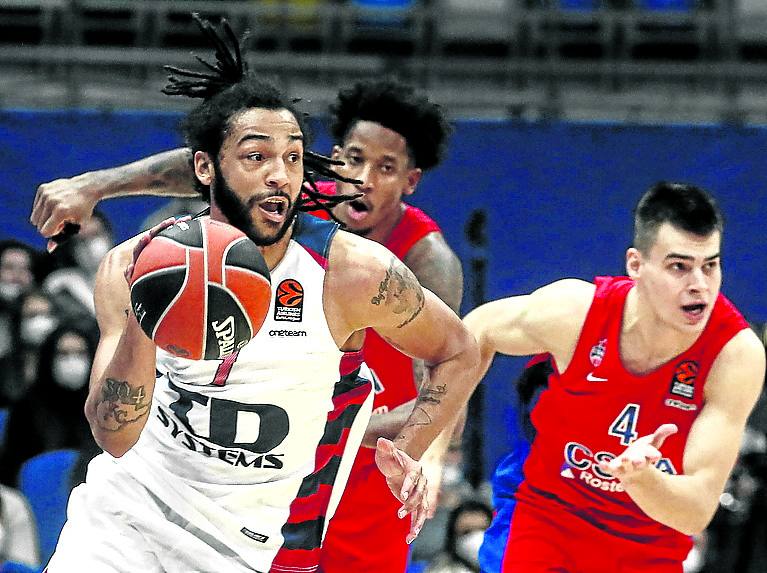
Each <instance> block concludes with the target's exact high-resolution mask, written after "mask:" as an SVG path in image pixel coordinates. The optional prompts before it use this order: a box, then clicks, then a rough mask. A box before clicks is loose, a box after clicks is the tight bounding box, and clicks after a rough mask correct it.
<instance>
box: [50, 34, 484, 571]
mask: <svg viewBox="0 0 767 573" xmlns="http://www.w3.org/2000/svg"><path fill="white" fill-rule="evenodd" d="M198 22H199V23H200V26H201V28H202V29H203V31H204V33H205V34H206V35H207V36H208V37H209V39H210V40H211V41H212V42H213V44H214V45H215V47H216V64H215V65H213V64H209V63H207V62H203V63H204V64H205V66H206V68H207V70H206V71H204V72H197V71H187V70H179V69H173V68H172V69H171V70H170V71H171V72H172V75H171V78H170V84H169V87H168V88H166V93H171V94H178V95H185V96H189V97H199V98H202V99H203V102H202V103H201V104H200V105H199V106H197V107H196V108H195V109H194V110H193V111H191V112H190V114H189V115H188V116H187V118H186V120H185V122H184V130H185V134H186V139H187V143H188V145H189V148H190V150H191V153H192V157H193V168H194V174H195V176H196V178H197V180H198V181H199V183H200V184H201V185H202V186H204V187H207V188H208V192H209V198H210V204H211V211H210V216H211V218H213V219H216V220H222V221H227V222H229V223H231V224H234V225H235V226H237V227H238V228H240V229H241V230H243V231H244V232H245V233H246V234H247V235H248V236H249V237H250V238H251V239H252V240H253V241H254V242H255V243H256V244H258V245H259V246H260V248H261V251H262V253H263V256H264V259H265V261H266V263H267V265H268V267H269V269H270V272H271V273H272V277H271V278H272V284H273V285H275V288H276V285H278V284H280V282H281V281H282V280H284V279H286V278H292V279H294V280H298V281H299V282H300V283H301V284H302V285H303V287H304V297H305V298H304V305H303V312H304V316H303V321H302V329H303V330H306V331H307V334H308V336H307V337H302V338H301V343H300V344H289V341H285V340H282V339H279V338H270V337H269V332H270V331H271V330H275V329H279V328H280V326H279V324H277V323H274V320H275V316H274V313H271V312H270V313H269V317H268V318H267V319H266V323H265V324H264V326H263V327H262V329H261V330H260V331H259V333H258V335H257V336H256V339H254V340H253V341H252V342H251V343H250V344H248V345H246V346H245V347H244V348H243V349H242V350H241V351H240V352H239V354H238V355H237V358H236V360H235V361H234V362H233V363H232V364H231V368H230V369H229V370H228V372H227V374H226V377H225V379H224V380H223V381H220V380H217V382H218V384H217V385H216V386H213V385H212V381H213V380H214V377H216V375H217V372H218V367H219V366H220V364H219V362H218V361H204V360H201V361H188V360H187V361H185V360H183V359H178V358H175V357H172V356H170V355H168V354H166V353H164V352H163V351H161V350H158V349H157V348H156V347H155V346H154V344H153V343H152V342H151V341H150V340H149V339H148V338H147V337H146V336H145V335H144V334H143V332H142V331H141V329H140V327H139V326H138V324H137V321H136V319H135V317H134V315H133V313H132V312H130V301H129V292H128V286H127V283H126V281H125V275H126V274H127V275H129V274H130V270H131V266H132V265H133V261H134V260H135V256H136V254H137V252H139V251H140V249H141V247H142V246H144V245H145V244H146V243H147V242H148V241H149V240H151V236H152V235H153V234H154V233H156V232H157V231H158V229H159V228H160V227H156V228H154V229H153V230H152V231H150V232H149V233H147V234H145V235H142V236H140V237H136V238H133V239H130V240H128V241H126V242H125V243H123V244H121V245H119V246H117V247H115V248H114V249H113V250H112V251H110V253H109V254H108V255H107V256H106V258H105V259H104V261H103V262H102V264H101V267H100V269H99V272H98V276H97V282H96V294H95V301H96V309H97V316H98V319H99V327H100V332H101V339H100V342H99V347H98V350H97V354H96V358H95V359H94V363H93V370H92V373H91V384H90V392H89V396H88V399H87V403H86V408H85V409H86V415H87V417H88V420H89V422H90V424H91V428H92V430H93V433H94V435H95V437H96V439H97V441H98V442H99V444H100V445H101V446H102V448H103V449H104V450H105V453H104V454H102V455H100V456H97V457H96V458H95V459H94V460H93V461H92V462H91V464H90V465H89V468H88V475H87V479H86V483H85V484H83V485H82V486H79V487H78V488H76V489H75V490H74V491H73V493H72V495H71V497H70V501H69V507H68V512H67V515H68V521H67V524H66V525H65V526H64V529H63V531H62V533H61V537H60V539H59V544H58V546H57V549H56V552H55V553H54V556H53V557H52V559H51V562H50V563H49V566H48V571H49V572H50V573H62V572H66V571H125V572H131V573H133V572H135V571H168V572H179V573H181V572H189V571H205V572H214V571H215V572H220V571H227V572H229V571H233V572H238V571H242V572H244V571H251V572H252V571H260V572H267V571H270V572H271V571H274V572H278V573H279V572H295V571H306V572H309V571H317V570H318V568H319V557H320V545H321V543H322V538H323V536H324V533H325V529H326V527H327V522H328V520H329V519H330V518H331V517H332V514H333V511H334V509H335V507H336V506H337V504H338V500H339V498H340V495H341V492H342V490H343V487H344V484H345V481H346V479H347V477H348V473H349V471H350V468H351V463H352V461H353V457H354V455H355V454H356V450H357V448H358V446H359V443H360V442H361V440H362V435H363V433H364V430H365V427H366V426H367V422H368V417H369V414H370V409H371V406H372V401H373V400H372V393H371V384H370V382H369V380H367V379H366V378H365V377H364V376H363V368H362V352H361V346H362V341H363V338H364V334H365V331H366V329H368V328H373V329H375V330H376V331H377V332H378V333H379V334H380V335H381V336H382V337H384V338H385V339H387V340H389V341H391V343H392V344H394V345H396V346H397V347H398V348H401V349H402V350H403V351H404V352H406V353H408V354H410V355H413V356H416V357H418V358H420V359H422V360H424V361H425V363H426V364H428V374H429V382H428V383H427V385H425V387H424V388H422V390H421V392H420V395H419V398H418V400H417V404H416V407H415V408H414V410H413V414H412V415H411V416H410V418H409V419H408V420H407V421H406V424H405V429H403V430H402V433H401V434H400V435H399V436H398V440H399V443H400V444H401V446H402V448H403V449H397V448H395V447H394V446H393V444H392V442H390V441H388V440H384V439H381V440H379V441H378V444H377V450H376V462H377V463H378V466H379V468H380V470H381V471H382V472H383V474H384V475H385V476H386V477H387V485H388V487H389V489H390V491H391V492H392V493H394V494H395V495H397V496H398V497H399V499H400V500H401V502H402V503H401V508H400V509H399V512H398V513H399V515H400V517H404V516H405V515H407V514H408V513H412V514H413V519H412V525H411V527H410V530H409V533H408V540H409V541H410V540H412V539H413V538H414V537H415V535H417V533H418V531H419V529H420V527H421V526H422V524H423V521H424V519H425V515H426V511H427V504H426V502H425V489H426V484H425V481H426V480H425V478H424V477H423V475H422V473H421V470H420V464H419V463H418V462H416V461H415V459H417V458H419V457H420V456H421V455H422V454H423V452H424V451H425V449H426V448H427V447H428V445H429V444H430V443H431V442H432V441H433V440H434V439H435V438H436V437H437V435H438V434H439V432H440V431H441V430H442V429H443V428H445V427H446V426H448V425H449V424H450V423H451V422H452V421H453V420H454V419H455V416H456V415H457V413H458V411H459V409H460V408H461V406H462V405H463V404H464V403H465V402H466V400H467V399H468V397H469V395H470V393H471V391H472V390H473V387H474V386H473V385H472V384H471V383H468V381H473V380H474V379H475V378H478V373H477V372H476V371H475V370H476V368H477V363H478V358H479V356H478V352H477V348H476V343H475V341H474V340H473V338H472V337H471V336H470V335H469V334H468V332H467V331H466V329H465V327H464V326H463V325H462V323H461V321H460V320H459V319H458V317H457V316H456V314H455V313H454V312H453V311H451V310H450V308H449V307H448V306H447V305H445V304H444V303H443V302H442V301H440V300H439V298H437V297H436V296H435V295H434V294H432V293H431V292H430V291H429V290H427V289H425V288H423V287H422V286H421V285H420V284H419V282H418V280H417V279H416V278H415V276H414V275H413V273H412V272H411V271H410V270H409V269H408V268H407V267H405V266H404V265H403V264H402V263H401V262H400V261H399V259H397V257H396V256H394V255H393V254H392V253H391V252H390V251H388V250H387V249H385V248H384V247H383V246H381V245H379V244H377V243H375V242H374V241H370V240H367V239H365V238H362V237H360V236H358V235H355V234H352V233H347V232H344V231H342V230H339V228H338V225H337V224H336V223H335V222H333V221H324V220H322V219H320V218H317V217H312V216H309V215H307V214H305V213H304V212H303V211H305V210H316V209H317V208H322V207H325V208H328V209H330V208H332V207H333V206H335V205H337V204H339V203H341V202H344V201H347V200H349V199H350V198H352V197H356V196H354V195H352V196H345V195H335V196H332V195H331V196H326V195H324V194H323V193H321V192H320V191H319V190H317V189H316V188H315V187H316V186H315V185H314V178H315V176H316V175H318V174H319V175H324V176H329V177H333V178H336V179H341V180H345V181H350V180H349V179H347V178H346V177H343V176H341V175H339V174H337V173H335V172H334V171H333V169H332V166H333V161H332V160H330V159H329V158H324V157H322V156H319V155H316V154H311V153H309V152H307V151H306V150H305V143H306V142H305V130H304V129H303V125H302V123H303V122H302V116H301V114H299V113H298V112H296V111H295V109H294V108H293V104H292V103H291V102H290V101H288V100H287V99H286V98H285V97H284V96H283V95H282V94H281V93H280V92H279V91H278V90H276V89H275V88H274V87H273V86H271V85H270V84H268V83H265V82H263V81H260V80H259V79H257V78H255V77H254V76H253V75H252V74H250V73H249V72H248V71H247V68H246V66H245V65H244V63H243V61H242V58H241V55H240V53H239V46H238V44H237V41H236V38H235V37H234V36H233V34H232V33H231V30H230V29H229V27H228V25H226V24H225V23H224V24H222V26H221V28H220V29H217V28H216V27H214V26H212V25H210V24H209V23H208V22H206V21H204V20H200V19H198ZM306 184H308V185H309V187H310V188H311V189H310V193H309V194H308V197H309V199H306V197H307V194H305V193H304V191H305V188H304V186H305V185H306ZM253 372H258V373H259V375H258V382H255V381H254V375H253ZM339 376H340V378H339ZM464 381H466V382H467V383H464ZM224 403H225V405H226V407H225V408H224V407H221V408H216V407H215V406H216V404H219V405H221V404H224ZM253 404H259V405H260V407H261V408H262V409H263V408H266V407H268V408H269V409H271V410H281V411H282V412H284V414H285V415H286V416H287V420H288V423H287V424H269V423H267V422H266V421H264V420H262V418H263V416H259V417H258V419H254V417H253V416H246V415H243V416H241V415H240V414H247V413H248V412H250V410H249V406H251V405H253ZM222 415H224V416H226V417H227V423H228V425H229V426H231V423H232V422H231V419H230V418H231V417H232V416H235V417H237V420H236V426H237V428H238V431H239V430H240V429H242V430H243V431H244V432H245V434H246V435H258V436H259V438H260V437H261V436H262V435H263V434H266V433H271V434H273V435H271V436H270V442H273V443H275V444H276V445H275V446H274V448H273V449H272V450H270V451H269V452H266V453H264V452H258V453H256V452H253V451H251V450H249V449H248V447H247V446H248V444H244V443H241V442H234V440H233V438H232V437H231V436H230V437H229V438H228V439H225V440H223V441H221V440H217V439H216V438H215V437H214V436H220V435H221V432H216V431H214V430H215V428H217V427H219V426H220V425H221V424H222V423H223V420H220V419H216V417H217V416H222ZM278 431H279V434H276V432H278Z"/></svg>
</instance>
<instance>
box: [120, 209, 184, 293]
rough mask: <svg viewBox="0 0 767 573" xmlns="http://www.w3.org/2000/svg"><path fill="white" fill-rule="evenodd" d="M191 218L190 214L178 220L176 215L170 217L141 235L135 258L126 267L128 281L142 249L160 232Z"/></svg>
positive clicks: (135, 248)
mask: <svg viewBox="0 0 767 573" xmlns="http://www.w3.org/2000/svg"><path fill="white" fill-rule="evenodd" d="M191 218H192V217H190V216H189V215H186V216H184V217H181V218H180V219H178V220H177V219H176V218H175V217H168V218H167V219H165V220H164V221H162V222H161V223H157V224H156V225H155V226H154V227H152V228H151V229H149V230H148V231H146V232H145V233H144V234H143V235H141V237H140V238H139V240H138V243H136V246H135V247H133V260H131V262H130V264H129V265H128V266H127V267H126V268H125V280H126V281H128V284H130V282H131V277H132V276H133V270H134V269H135V268H136V260H138V256H139V255H140V254H141V251H143V250H144V248H145V247H146V246H147V245H148V244H149V241H151V240H152V239H154V238H155V237H156V236H157V235H158V234H160V233H161V232H162V231H164V230H165V229H167V228H168V227H170V226H172V225H175V224H176V223H182V222H184V221H189V220H190V219H191Z"/></svg>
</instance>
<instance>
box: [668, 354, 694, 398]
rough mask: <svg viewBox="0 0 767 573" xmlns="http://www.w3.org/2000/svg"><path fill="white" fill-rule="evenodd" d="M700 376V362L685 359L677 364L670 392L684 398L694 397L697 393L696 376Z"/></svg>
mask: <svg viewBox="0 0 767 573" xmlns="http://www.w3.org/2000/svg"><path fill="white" fill-rule="evenodd" d="M697 376H698V363H697V362H695V361H694V360H685V361H684V362H680V363H679V364H677V367H676V370H675V371H674V377H673V378H672V379H671V390H670V392H671V393H672V394H674V395H675V396H681V397H682V398H692V397H693V395H694V394H695V378H696V377H697Z"/></svg>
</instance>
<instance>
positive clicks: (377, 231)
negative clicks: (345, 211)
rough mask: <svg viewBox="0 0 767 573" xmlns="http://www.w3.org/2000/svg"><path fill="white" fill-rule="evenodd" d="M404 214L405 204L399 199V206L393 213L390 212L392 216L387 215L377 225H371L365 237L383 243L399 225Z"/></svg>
mask: <svg viewBox="0 0 767 573" xmlns="http://www.w3.org/2000/svg"><path fill="white" fill-rule="evenodd" d="M404 214H405V204H404V203H402V202H401V201H400V204H399V208H398V209H397V210H396V211H395V212H394V213H392V216H391V217H388V218H387V219H386V220H384V221H381V222H380V223H379V224H378V225H376V226H375V227H373V229H371V231H370V232H369V233H368V234H367V235H365V238H366V239H370V240H371V241H375V242H376V243H381V244H382V245H385V244H386V241H388V240H389V237H390V236H391V234H392V231H394V229H395V227H396V226H397V225H399V222H400V221H401V220H402V216H403V215H404Z"/></svg>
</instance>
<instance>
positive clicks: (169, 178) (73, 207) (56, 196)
mask: <svg viewBox="0 0 767 573" xmlns="http://www.w3.org/2000/svg"><path fill="white" fill-rule="evenodd" d="M189 159H190V155H189V150H188V149H174V150H171V151H165V152H163V153H158V154H156V155H151V156H149V157H146V158H144V159H140V160H138V161H134V162H133V163H128V164H126V165H121V166H119V167H112V168H110V169H100V170H98V171H89V172H87V173H83V174H81V175H77V176H75V177H71V178H68V179H56V180H55V181H50V182H48V183H43V184H41V185H40V186H39V187H38V188H37V193H36V194H35V199H34V202H33V204H32V213H31V215H30V217H29V220H30V222H31V223H32V224H33V225H34V226H35V227H37V230H38V231H39V232H40V234H41V235H42V236H43V237H52V236H54V235H57V234H58V233H60V232H61V231H62V230H63V229H64V225H65V224H66V223H75V224H79V225H82V224H83V223H85V222H87V221H88V219H90V217H91V214H92V213H93V209H94V208H95V207H96V204H97V203H98V202H99V201H101V200H102V199H109V198H111V197H124V196H128V195H167V196H195V195H197V192H196V191H195V187H194V173H193V171H192V169H191V167H190V164H189ZM54 246H55V245H52V244H50V243H49V245H48V249H49V250H51V249H52V248H53V247H54Z"/></svg>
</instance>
